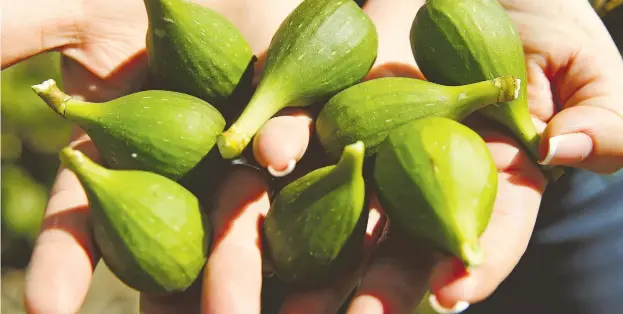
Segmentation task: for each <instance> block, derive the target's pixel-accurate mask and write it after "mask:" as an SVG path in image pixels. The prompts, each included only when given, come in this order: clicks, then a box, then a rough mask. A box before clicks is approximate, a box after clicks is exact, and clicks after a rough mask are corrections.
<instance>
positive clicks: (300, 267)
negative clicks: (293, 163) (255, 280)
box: [263, 141, 367, 287]
mask: <svg viewBox="0 0 623 314" xmlns="http://www.w3.org/2000/svg"><path fill="white" fill-rule="evenodd" d="M363 159H364V144H363V142H361V141H359V142H356V143H354V144H351V145H348V146H346V147H345V148H344V152H343V154H342V158H341V159H340V160H339V162H338V163H337V164H335V165H330V166H326V167H323V168H319V169H316V170H314V171H312V172H310V173H308V174H306V175H304V176H302V177H300V178H298V179H297V180H295V181H293V182H292V183H290V184H288V185H287V186H285V187H284V188H283V189H282V190H281V191H280V192H279V193H278V195H277V196H276V197H275V200H274V201H273V203H272V206H271V208H270V210H269V211H268V215H267V216H266V219H265V221H264V227H263V228H264V235H265V239H266V243H267V252H268V255H269V257H270V260H271V265H272V266H273V269H274V271H275V274H276V275H277V276H278V277H279V278H280V279H281V280H283V281H284V282H286V283H288V284H293V285H297V286H307V287H313V286H317V285H320V284H322V283H325V282H326V281H327V280H328V279H329V278H330V277H331V276H332V275H335V274H336V272H339V271H340V270H341V269H342V268H341V265H344V264H346V263H348V261H350V262H352V263H354V262H353V261H352V260H349V257H352V256H353V255H352V253H353V252H356V250H357V248H360V247H361V246H362V245H363V239H364V236H365V223H366V222H367V219H363V218H362V217H364V216H366V215H365V214H366V213H367V211H364V207H365V203H366V191H365V183H364V179H363V173H362V171H363ZM362 213H364V215H362Z"/></svg>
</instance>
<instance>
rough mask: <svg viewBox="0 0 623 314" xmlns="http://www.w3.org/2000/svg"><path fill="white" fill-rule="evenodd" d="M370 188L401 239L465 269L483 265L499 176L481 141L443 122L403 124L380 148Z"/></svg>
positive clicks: (450, 122)
mask: <svg viewBox="0 0 623 314" xmlns="http://www.w3.org/2000/svg"><path fill="white" fill-rule="evenodd" d="M374 182H375V184H376V186H377V189H378V196H379V201H380V203H381V206H382V207H383V210H384V211H385V212H386V213H387V215H388V218H389V219H390V221H391V223H392V224H395V225H396V226H398V228H400V229H401V230H404V231H405V233H407V234H409V235H411V236H413V237H416V238H420V239H425V240H426V241H428V242H429V243H431V244H432V245H434V246H435V247H436V248H438V249H440V250H441V251H444V252H447V253H449V254H452V255H455V256H456V257H458V258H460V259H461V260H462V261H463V262H464V263H465V264H466V265H468V266H476V265H479V264H481V263H482V261H483V259H484V253H483V251H482V249H481V247H480V244H479V237H480V236H481V234H482V233H483V232H484V230H485V228H486V227H487V225H488V223H489V219H490V217H491V214H492V211H493V205H494V202H495V200H496V195H497V183H498V171H497V168H496V166H495V163H494V161H493V157H492V156H491V153H490V152H489V149H488V147H487V145H486V144H485V142H484V140H483V139H482V138H481V137H480V136H479V135H478V134H477V133H476V132H474V131H472V130H471V129H470V128H468V127H467V126H464V125H463V124H461V123H459V122H457V121H455V120H451V119H448V118H442V117H429V118H423V119H418V120H414V121H411V122H409V123H406V124H404V125H402V126H400V127H398V128H396V129H395V130H393V131H392V132H390V133H389V135H388V136H387V138H386V139H385V141H383V143H382V144H381V146H380V147H379V150H378V152H377V154H376V160H375V166H374Z"/></svg>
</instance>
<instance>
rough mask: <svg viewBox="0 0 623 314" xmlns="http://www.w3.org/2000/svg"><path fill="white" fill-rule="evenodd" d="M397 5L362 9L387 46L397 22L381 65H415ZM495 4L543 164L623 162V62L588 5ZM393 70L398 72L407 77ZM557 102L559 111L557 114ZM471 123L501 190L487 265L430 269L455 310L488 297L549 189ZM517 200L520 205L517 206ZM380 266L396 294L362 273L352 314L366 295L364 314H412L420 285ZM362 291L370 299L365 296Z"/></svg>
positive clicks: (442, 299) (505, 143)
mask: <svg viewBox="0 0 623 314" xmlns="http://www.w3.org/2000/svg"><path fill="white" fill-rule="evenodd" d="M395 2H396V3H395V4H394V5H393V6H392V5H389V4H388V5H387V7H386V10H385V11H384V12H385V14H383V13H381V11H376V10H374V9H372V5H373V3H374V2H371V3H370V5H369V6H368V11H369V13H371V14H374V15H376V16H377V17H378V18H379V19H378V20H377V26H378V27H379V28H380V32H381V34H380V36H381V40H384V39H383V36H384V33H383V30H385V29H392V26H391V25H393V30H392V31H388V32H389V33H387V34H385V36H386V37H385V42H384V43H382V44H381V46H380V47H379V48H380V51H379V59H381V60H386V56H388V55H390V54H393V58H394V59H393V60H400V61H401V62H402V63H403V64H405V65H411V66H412V68H413V69H415V64H412V63H411V59H409V56H407V52H406V49H405V48H403V47H402V45H404V42H403V41H401V40H400V38H405V35H406V32H405V30H404V29H405V26H404V25H399V24H401V23H403V22H402V18H403V17H401V16H400V14H405V15H409V16H411V17H412V16H413V12H405V11H407V10H406V9H405V7H404V5H405V4H402V3H398V2H400V1H399V0H395ZM500 2H501V3H502V4H503V5H504V6H505V8H506V9H507V10H508V12H509V14H510V16H511V18H512V19H513V21H514V23H515V24H516V26H517V27H518V30H519V34H520V37H521V38H522V40H523V42H524V50H525V51H526V61H527V65H528V70H529V85H528V88H529V102H530V107H531V108H530V109H531V112H532V114H533V117H534V121H535V124H536V125H537V128H538V129H539V130H541V131H543V140H542V141H543V144H542V145H541V146H542V147H541V148H542V151H543V159H544V161H547V162H546V163H548V164H551V165H568V166H574V167H581V168H585V169H588V170H592V171H596V172H613V171H616V170H618V169H620V168H621V167H622V166H623V141H621V140H620V139H617V135H616V134H617V133H618V132H621V131H622V130H623V129H622V128H623V119H622V117H623V106H622V105H621V101H620V99H622V98H623V94H622V93H623V91H622V90H621V89H620V88H618V87H617V86H623V85H622V84H623V62H621V56H620V54H619V53H618V51H617V50H616V47H615V46H614V43H613V42H612V40H611V39H610V38H609V35H608V32H607V31H606V29H605V28H604V26H603V24H602V23H601V21H600V20H599V18H598V17H597V15H596V14H595V13H594V12H593V10H592V8H591V7H590V5H589V4H588V3H586V2H583V1H572V2H570V1H564V0H558V1H545V2H543V1H527V0H521V1H520V0H515V1H513V0H500ZM384 4H385V3H384ZM392 7H393V8H398V7H399V8H401V9H400V10H395V9H391V8H392ZM378 9H381V8H380V7H379V8H378ZM401 12H402V13H401ZM383 16H384V17H385V18H384V19H383ZM404 18H405V19H407V20H408V19H409V17H404ZM390 36H391V37H390ZM390 38H391V39H390ZM394 38H397V39H394ZM589 40H591V41H592V42H590V43H589ZM389 60H392V59H389ZM381 62H382V61H381ZM394 64H396V63H394ZM397 73H398V75H402V74H404V71H397ZM392 74H393V73H389V75H392ZM555 104H558V105H560V106H561V107H562V108H563V109H562V110H559V109H558V108H557V106H556V105H555ZM470 126H472V127H473V128H474V129H476V130H477V131H478V132H479V133H480V134H481V135H482V136H483V138H484V139H485V141H486V142H487V143H488V145H489V148H490V150H491V153H492V155H493V157H494V159H495V161H496V164H497V167H498V170H499V172H500V175H499V192H498V196H497V202H496V204H495V209H494V214H493V217H492V220H491V222H490V224H489V227H488V228H487V230H486V231H485V233H484V234H483V235H482V238H481V241H482V246H483V248H484V250H485V252H486V254H487V262H486V263H485V264H484V265H482V266H481V267H479V268H477V269H474V270H472V271H471V272H470V273H467V272H466V271H465V269H464V268H463V267H462V265H461V263H460V262H458V260H457V259H455V258H444V259H442V260H440V261H439V260H438V261H436V262H435V263H434V264H433V265H434V266H432V270H431V276H430V280H429V287H430V289H431V290H432V292H433V294H434V296H435V297H436V300H437V301H438V303H439V304H440V305H442V306H444V307H446V308H451V307H452V306H454V305H456V306H457V308H464V307H465V305H466V304H467V303H475V302H479V301H481V300H483V299H485V298H487V297H488V296H489V295H490V294H491V293H492V292H493V291H495V289H496V288H497V286H498V285H499V284H500V283H501V282H502V281H503V280H504V279H505V278H506V277H507V275H508V274H509V273H510V272H511V271H512V269H513V268H514V267H515V265H516V264H517V262H518V261H519V259H520V257H521V256H522V254H523V253H524V251H525V248H526V246H527V244H528V241H529V239H530V236H531V233H532V230H533V226H534V222H535V220H536V217H537V213H538V209H539V205H540V200H541V196H542V193H543V190H544V188H545V183H546V182H545V179H544V178H543V176H542V174H541V173H540V172H539V171H538V170H537V169H536V167H534V165H533V164H532V162H531V161H530V160H529V159H528V157H527V156H526V154H525V153H524V152H523V151H522V150H521V149H520V146H519V145H518V144H517V143H516V142H515V141H513V140H512V139H510V138H509V137H507V136H505V135H503V134H501V133H498V132H495V131H494V130H491V129H488V128H487V126H486V125H471V124H470ZM571 133H579V135H576V134H572V135H569V136H566V138H563V137H559V138H558V139H554V140H553V142H554V144H557V145H556V146H557V148H558V149H557V150H556V152H555V153H550V156H551V157H550V158H546V155H547V151H548V147H553V146H554V145H548V143H550V142H552V140H551V139H552V138H553V137H554V136H556V135H563V134H571ZM563 139H564V140H563ZM567 139H571V141H567ZM518 199H520V200H522V201H521V202H517V201H516V200H518ZM390 223H391V221H390ZM403 251H404V248H403ZM405 255H406V254H404V253H403V255H402V256H401V255H400V254H399V253H395V255H394V256H393V260H394V261H395V263H396V264H402V265H404V264H405V263H404V262H402V263H401V261H404V260H406V259H407V256H405ZM372 265H373V266H372V267H374V265H376V263H375V262H374V261H373V262H372ZM381 265H382V266H381V268H382V267H385V269H386V272H385V273H384V274H379V275H377V277H376V278H380V279H378V280H379V281H380V280H382V281H383V282H390V281H391V282H394V284H387V286H388V287H394V290H393V291H391V292H387V291H388V289H387V287H382V288H381V286H380V285H377V284H376V283H371V284H370V285H369V286H366V285H365V281H366V278H367V277H365V276H364V279H363V283H364V284H363V286H362V288H361V289H360V292H359V296H358V297H356V299H355V301H354V303H353V307H351V309H353V308H357V309H364V306H363V305H362V306H361V307H356V306H354V305H358V302H361V303H362V304H363V303H364V301H363V300H364V298H365V299H367V300H368V303H367V310H368V311H367V312H366V313H369V312H370V313H373V312H374V311H371V310H370V309H371V308H373V307H372V304H373V303H376V304H377V309H378V310H377V311H376V312H378V313H381V312H383V311H382V310H381V309H382V308H383V307H385V308H391V309H395V308H399V309H401V310H402V311H399V312H408V311H409V310H410V309H411V308H410V306H411V305H410V302H412V301H413V300H414V299H417V300H419V297H420V296H421V294H418V293H416V292H418V291H422V289H421V288H420V287H419V286H421V285H423V284H425V283H424V282H422V280H420V281H417V280H415V279H416V278H417V275H416V276H413V275H411V276H409V274H408V272H409V269H405V268H404V267H403V268H400V267H391V266H389V265H388V263H386V262H383V263H381ZM411 271H414V270H413V269H412V270H411ZM416 274H417V273H416ZM392 275H393V276H392ZM368 278H369V277H368ZM370 281H373V280H370ZM396 287H398V288H396ZM383 291H385V294H382V293H383ZM366 294H367V295H368V296H367V297H364V296H365V295H366ZM374 295H376V296H389V295H399V296H405V297H404V298H402V299H399V298H394V301H393V302H388V300H391V299H390V298H385V299H384V298H382V297H376V298H374V297H372V296H374ZM360 300H361V301H360ZM461 301H463V302H461ZM459 302H461V303H463V304H460V303H459ZM362 311H363V310H362ZM376 312H374V313H376ZM353 313H354V311H353Z"/></svg>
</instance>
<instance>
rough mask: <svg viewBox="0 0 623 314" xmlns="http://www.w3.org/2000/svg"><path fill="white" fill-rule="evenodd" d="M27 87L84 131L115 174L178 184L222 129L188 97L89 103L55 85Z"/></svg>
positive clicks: (141, 96)
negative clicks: (141, 174)
mask: <svg viewBox="0 0 623 314" xmlns="http://www.w3.org/2000/svg"><path fill="white" fill-rule="evenodd" d="M32 88H33V90H34V91H35V92H36V93H37V94H38V95H39V96H40V97H41V98H42V99H43V100H44V101H45V102H46V103H47V104H48V105H49V106H50V107H51V108H52V109H53V110H54V111H55V112H56V113H58V114H59V115H61V116H63V117H64V118H66V119H68V120H70V121H72V122H74V123H76V124H78V125H79V126H80V127H81V128H82V129H83V130H85V132H86V133H87V134H88V135H89V137H90V138H91V140H92V141H93V143H94V144H95V146H96V147H97V148H98V151H99V153H100V156H101V157H102V159H103V160H104V161H105V162H106V164H107V165H108V166H110V167H111V168H114V169H134V170H145V171H151V172H155V173H158V174H161V175H164V176H166V177H168V178H171V179H173V180H178V179H180V178H182V177H183V176H185V175H186V174H188V173H189V172H190V171H191V170H193V169H194V168H195V167H196V166H197V165H198V164H199V163H200V161H201V160H202V159H203V158H204V157H205V156H206V155H207V154H208V152H210V150H211V149H212V147H214V145H215V143H216V137H217V135H218V134H220V133H221V132H222V131H223V129H224V128H225V119H224V118H223V116H222V115H221V114H220V113H219V111H218V110H216V109H215V108H214V107H212V106H211V105H210V104H208V103H207V102H205V101H203V100H201V99H200V98H197V97H194V96H190V95H187V94H182V93H177V92H171V91H163V90H148V91H141V92H136V93H133V94H130V95H126V96H122V97H119V98H116V99H113V100H110V101H106V102H100V103H92V102H87V101H81V100H78V99H75V98H73V97H71V96H69V95H67V94H65V93H64V92H62V91H61V90H60V89H59V88H58V87H57V86H56V82H54V80H47V81H45V82H43V83H41V84H39V85H34V86H33V87H32Z"/></svg>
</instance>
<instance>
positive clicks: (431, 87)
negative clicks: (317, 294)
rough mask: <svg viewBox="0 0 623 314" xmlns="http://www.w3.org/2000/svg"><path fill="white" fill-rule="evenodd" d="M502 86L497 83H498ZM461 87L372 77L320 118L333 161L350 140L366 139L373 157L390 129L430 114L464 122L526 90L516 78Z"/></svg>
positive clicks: (318, 129)
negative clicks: (463, 120)
mask: <svg viewBox="0 0 623 314" xmlns="http://www.w3.org/2000/svg"><path fill="white" fill-rule="evenodd" d="M496 81H497V82H500V85H497V86H496V85H495V82H496ZM496 81H483V82H477V83H474V84H467V85H461V86H444V85H440V84H436V83H432V82H428V81H424V80H418V79H413V78H404V77H386V78H379V79H374V80H369V81H366V82H363V83H359V84H357V85H354V86H352V87H349V88H347V89H345V90H344V91H342V92H340V93H338V94H337V95H335V96H334V97H332V98H331V99H330V100H329V102H328V103H327V104H326V105H325V106H324V107H323V108H322V110H321V111H320V114H319V115H318V118H317V119H316V134H317V135H318V138H319V140H320V143H321V144H322V145H323V147H324V149H325V151H326V152H327V153H328V154H329V156H330V157H331V158H332V159H336V160H337V159H338V158H339V156H340V153H341V151H342V149H343V148H344V147H345V146H346V145H348V144H349V143H353V142H354V141H357V140H361V141H363V142H364V143H365V145H366V157H370V156H373V155H374V154H375V153H376V152H377V150H378V146H379V145H380V143H381V142H382V141H383V139H385V137H386V136H387V134H388V132H390V131H391V130H393V129H395V128H396V127H398V126H400V125H402V124H404V123H406V122H409V121H412V120H415V119H419V118H424V117H429V116H439V117H445V118H449V119H453V120H462V119H463V118H465V117H466V116H468V115H469V114H471V113H472V112H474V111H476V110H478V109H481V108H484V107H485V106H487V105H490V104H492V103H495V102H498V101H500V100H501V99H514V98H516V97H517V96H516V92H517V90H518V89H519V88H520V84H521V83H520V84H517V83H518V82H516V80H515V78H514V77H512V76H508V77H503V78H499V79H497V78H496Z"/></svg>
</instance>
